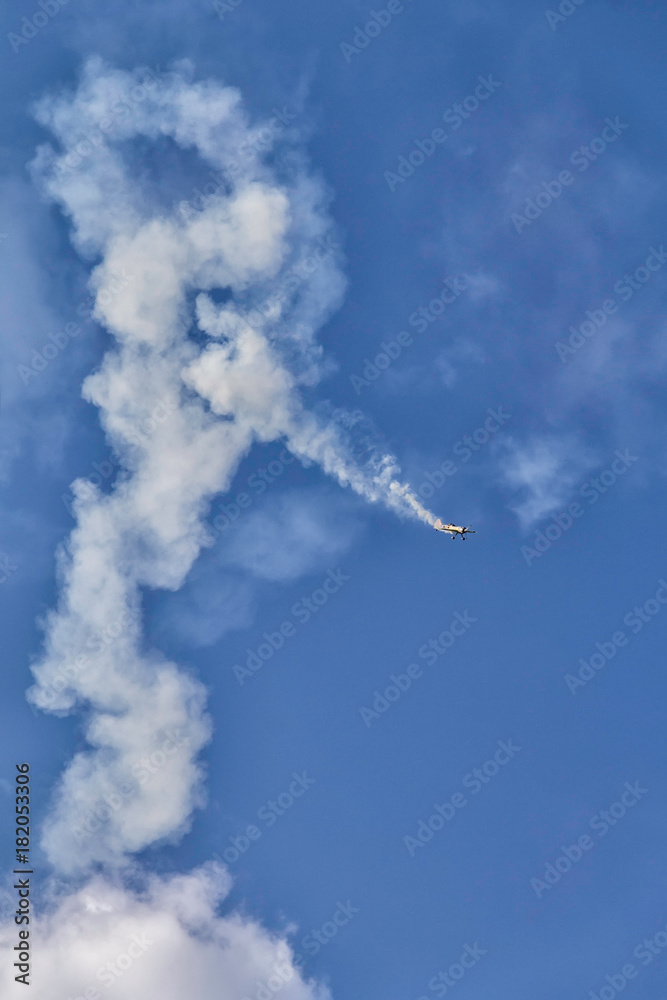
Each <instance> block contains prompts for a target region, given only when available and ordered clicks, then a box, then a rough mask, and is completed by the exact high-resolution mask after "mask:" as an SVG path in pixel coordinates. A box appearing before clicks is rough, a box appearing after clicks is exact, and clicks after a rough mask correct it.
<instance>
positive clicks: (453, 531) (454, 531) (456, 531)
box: [433, 518, 475, 538]
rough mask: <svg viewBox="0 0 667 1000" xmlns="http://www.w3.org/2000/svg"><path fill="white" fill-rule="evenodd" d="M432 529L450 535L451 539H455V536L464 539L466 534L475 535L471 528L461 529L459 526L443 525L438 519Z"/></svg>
mask: <svg viewBox="0 0 667 1000" xmlns="http://www.w3.org/2000/svg"><path fill="white" fill-rule="evenodd" d="M433 527H434V528H435V530H436V531H446V532H448V534H450V535H451V537H452V538H455V537H456V535H461V537H462V538H465V536H466V535H467V534H472V535H474V534H475V532H474V531H472V529H471V528H463V527H462V526H461V525H459V524H443V523H442V521H441V520H440V518H438V520H437V521H436V522H435V524H434V525H433Z"/></svg>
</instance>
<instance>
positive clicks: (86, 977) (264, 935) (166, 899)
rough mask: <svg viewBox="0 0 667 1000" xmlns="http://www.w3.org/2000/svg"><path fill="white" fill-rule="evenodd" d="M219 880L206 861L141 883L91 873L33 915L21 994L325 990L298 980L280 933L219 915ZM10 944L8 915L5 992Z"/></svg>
mask: <svg viewBox="0 0 667 1000" xmlns="http://www.w3.org/2000/svg"><path fill="white" fill-rule="evenodd" d="M229 887H230V878H229V876H228V874H227V873H226V872H225V870H223V869H221V868H220V867H219V866H216V865H214V864H209V865H206V866H204V867H203V868H199V869H196V870H195V871H193V872H191V873H189V874H188V875H176V876H171V877H167V878H156V877H154V878H151V879H149V880H148V881H147V884H146V885H145V886H144V888H143V889H142V890H137V889H136V888H135V889H132V890H130V889H129V888H127V887H125V886H123V885H122V884H121V883H118V882H111V881H108V880H106V879H104V878H101V877H98V878H95V879H93V880H91V881H89V882H87V883H86V884H85V885H83V886H82V887H81V888H79V889H78V890H77V891H75V892H72V893H70V894H68V895H65V896H63V897H61V898H59V899H56V900H55V902H54V906H53V908H52V909H51V911H50V912H49V914H48V915H43V914H40V915H39V917H38V918H37V919H33V923H32V924H31V936H30V949H31V952H32V953H33V955H34V965H33V971H32V974H31V977H30V978H31V984H30V987H29V989H30V996H31V997H32V998H34V1000H54V998H56V997H57V998H62V1000H66V998H68V997H70V998H72V1000H78V998H83V997H85V998H86V1000H89V998H90V1000H127V998H128V997H130V996H133V997H146V998H151V1000H152V998H157V997H159V998H160V1000H183V997H188V998H189V1000H211V998H212V997H215V998H216V1000H255V998H256V996H257V993H258V990H259V988H260V987H261V986H262V985H263V987H264V993H265V995H266V996H274V995H276V996H277V997H278V998H279V1000H327V998H328V996H329V994H328V991H327V990H326V989H324V988H322V987H319V986H317V985H316V984H314V983H313V982H306V981H304V979H303V978H302V976H301V974H300V970H299V969H298V968H296V967H295V965H294V963H293V958H294V955H293V952H292V950H291V948H290V945H289V943H288V942H287V940H286V939H285V938H284V937H283V936H279V935H273V934H269V933H268V932H267V931H266V930H264V929H263V928H262V927H260V926H259V925H258V924H257V923H256V922H255V921H253V920H251V919H249V918H245V917H243V916H241V915H239V914H238V913H232V914H230V915H227V916H220V915H219V909H218V908H219V905H220V903H221V902H222V901H223V900H224V898H225V896H226V895H227V893H228V891H229ZM18 944H19V938H18V928H17V927H16V926H15V924H14V923H13V921H12V922H11V923H10V924H6V925H5V926H4V927H0V956H1V961H0V993H1V994H2V996H3V998H6V1000H17V998H19V997H22V996H23V995H24V991H25V986H24V985H23V984H21V983H16V982H15V981H14V975H16V974H18V972H17V970H15V969H14V968H13V963H14V961H17V953H16V952H15V951H14V950H13V949H14V947H15V946H16V945H18ZM86 990H88V992H86ZM93 990H94V991H96V992H92V991H93Z"/></svg>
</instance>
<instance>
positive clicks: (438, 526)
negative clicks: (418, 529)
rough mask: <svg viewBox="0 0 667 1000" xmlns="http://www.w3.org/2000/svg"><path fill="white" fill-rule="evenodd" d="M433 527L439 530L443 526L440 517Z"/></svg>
mask: <svg viewBox="0 0 667 1000" xmlns="http://www.w3.org/2000/svg"><path fill="white" fill-rule="evenodd" d="M433 527H434V528H435V529H436V530H438V529H439V528H442V521H441V520H440V518H438V519H437V521H436V522H435V524H434V525H433Z"/></svg>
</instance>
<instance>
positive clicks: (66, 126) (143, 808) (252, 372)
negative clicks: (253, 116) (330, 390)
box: [29, 59, 433, 1000]
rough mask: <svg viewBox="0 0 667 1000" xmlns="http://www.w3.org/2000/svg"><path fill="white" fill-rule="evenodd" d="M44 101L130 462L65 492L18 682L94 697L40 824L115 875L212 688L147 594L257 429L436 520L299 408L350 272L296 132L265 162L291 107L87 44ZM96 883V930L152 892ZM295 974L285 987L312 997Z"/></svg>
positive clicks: (409, 511) (73, 865)
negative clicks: (196, 178)
mask: <svg viewBox="0 0 667 1000" xmlns="http://www.w3.org/2000/svg"><path fill="white" fill-rule="evenodd" d="M37 116H38V119H39V120H40V122H41V123H42V124H43V125H44V126H46V127H47V128H48V129H50V130H51V132H52V133H53V135H54V137H55V139H56V141H57V143H58V147H59V148H58V149H54V148H52V147H51V146H44V147H42V148H41V149H40V150H39V153H38V156H37V158H36V160H35V162H34V164H33V170H34V174H35V177H36V179H37V181H38V183H40V184H41V185H42V186H43V188H44V189H45V190H46V192H47V193H48V195H49V196H50V197H51V198H52V199H53V200H55V201H56V202H57V203H59V204H60V206H61V207H62V209H63V211H64V212H65V214H66V215H67V216H68V217H69V219H70V220H71V225H72V239H73V242H74V244H75V246H76V247H77V248H78V250H79V251H80V253H81V254H82V255H84V256H87V257H89V258H91V259H93V260H96V261H99V263H97V264H96V266H95V268H94V270H93V272H92V277H91V288H92V290H93V291H94V293H95V296H96V300H95V302H96V306H95V316H96V318H97V320H98V321H99V323H100V324H101V325H102V326H104V327H105V328H106V329H107V330H108V331H109V333H110V334H111V336H112V337H113V343H112V346H111V347H110V348H109V350H108V352H107V353H106V355H105V357H104V358H103V361H102V363H101V365H100V368H99V370H98V371H97V372H95V373H94V374H93V375H91V376H90V377H88V378H87V379H86V381H85V382H84V386H83V394H84V397H85V398H86V399H87V400H89V401H90V402H91V403H93V404H94V405H95V406H96V407H98V409H99V414H100V420H101V422H102V425H103V428H104V430H105V432H106V434H107V436H108V438H109V440H110V442H111V444H112V445H113V447H114V449H115V451H116V453H117V455H118V458H119V462H120V464H121V466H122V468H123V472H122V474H121V475H120V476H119V478H118V480H117V482H116V483H115V484H114V486H113V488H112V490H111V492H110V493H108V494H103V493H101V492H99V491H96V490H94V489H93V488H91V486H90V484H85V488H84V484H80V486H79V487H78V488H77V487H76V486H75V488H74V489H75V493H77V490H78V493H77V495H78V499H77V500H76V503H75V507H74V512H75V517H76V527H75V529H74V530H73V532H72V534H71V536H70V538H69V540H68V542H67V544H66V545H65V546H63V548H62V551H61V552H60V553H59V582H60V596H59V601H58V606H57V608H56V609H55V610H54V611H53V612H51V613H50V614H49V615H48V617H47V619H46V621H45V634H46V635H45V646H44V652H43V655H42V657H41V659H40V660H39V662H38V663H36V664H35V665H34V667H33V672H34V676H35V679H36V683H35V686H34V687H33V688H32V689H31V691H30V694H29V696H30V698H31V699H32V701H33V703H34V704H35V705H37V706H39V707H40V708H42V709H44V710H46V711H51V712H57V713H68V712H71V711H73V710H76V709H77V708H85V709H86V711H87V713H88V714H87V719H88V721H87V725H86V731H85V736H86V740H87V742H88V744H89V746H90V749H89V750H87V751H85V752H80V753H77V754H76V755H75V757H74V759H73V760H72V761H71V763H70V764H69V766H68V767H67V769H66V770H65V773H64V775H63V777H62V781H61V783H60V786H59V788H58V789H57V790H56V794H55V801H54V805H53V808H52V811H51V814H50V816H49V818H48V820H47V822H46V825H45V830H44V835H43V847H44V849H45V851H46V852H47V855H48V857H49V858H50V860H51V861H52V863H53V864H54V865H55V866H56V868H57V870H58V871H60V872H61V873H69V874H77V873H78V874H82V873H85V872H86V871H88V870H90V869H91V867H93V866H95V865H100V864H101V865H105V866H107V867H108V868H109V867H110V868H112V869H116V870H117V871H118V870H120V869H122V868H123V866H124V865H127V864H128V863H129V858H130V856H131V855H132V854H133V853H135V852H137V851H140V850H142V849H143V848H145V847H147V846H148V845H150V844H151V843H155V842H157V841H160V840H164V839H167V840H169V839H171V840H175V839H177V838H178V837H180V836H181V835H182V834H183V833H184V832H185V831H186V830H187V829H188V827H189V824H190V822H191V817H192V813H193V809H194V808H195V807H196V806H197V805H198V804H200V803H201V802H202V800H203V788H202V772H201V769H200V767H199V765H198V763H197V756H198V754H199V751H200V750H201V748H202V747H203V746H204V744H205V743H206V742H207V740H208V739H209V736H210V725H209V721H208V719H207V716H206V713H205V704H204V702H205V692H204V689H203V687H202V685H201V684H200V683H199V682H198V681H197V680H196V679H195V678H193V677H192V676H190V675H189V674H188V673H186V672H184V671H183V670H181V669H179V668H178V667H177V666H176V665H175V664H174V663H171V662H169V661H168V660H167V659H166V658H164V657H163V656H161V655H160V654H159V653H157V652H154V651H152V652H151V651H147V650H146V648H145V645H144V643H143V641H142V626H141V603H140V599H141V588H142V587H150V588H167V589H171V590H176V589H178V588H179V587H180V586H181V584H182V583H183V581H184V579H185V577H186V575H187V573H188V571H189V570H190V568H191V566H192V564H193V562H194V560H195V559H196V558H197V555H198V553H199V551H200V548H201V546H202V544H203V543H204V540H205V532H204V527H203V521H204V518H205V516H206V513H207V510H208V506H209V503H210V501H211V499H212V498H213V497H214V496H215V495H216V494H219V493H221V492H224V491H225V490H227V489H228V488H229V486H230V483H231V481H232V479H233V477H234V474H235V472H236V470H237V468H238V465H239V462H240V461H241V459H242V458H243V456H244V455H246V454H247V452H248V451H249V450H250V448H251V447H252V445H253V443H255V442H271V441H278V440H280V441H282V442H283V443H284V444H285V445H286V446H287V447H288V448H289V449H290V450H291V451H292V452H293V453H294V454H295V455H296V456H297V457H298V458H299V459H301V460H302V461H303V462H304V463H305V464H308V463H311V462H315V463H317V464H319V465H320V466H321V467H322V469H323V470H324V471H325V472H326V473H328V474H329V475H331V476H332V477H334V478H335V479H336V480H337V481H338V482H339V483H341V484H342V485H346V486H347V485H349V486H350V487H351V488H352V489H353V490H355V491H356V492H357V493H358V494H359V495H361V496H362V497H364V498H366V499H367V500H370V501H376V502H381V503H384V504H386V505H387V506H388V507H390V508H392V509H394V510H395V511H396V512H397V513H399V514H404V515H409V516H414V517H417V518H420V519H421V520H422V521H424V522H426V523H433V516H432V515H431V514H430V513H429V512H428V511H426V510H425V509H424V508H423V507H422V505H421V504H420V502H419V500H418V499H417V498H416V497H415V495H414V494H413V493H412V492H411V490H410V489H409V488H408V487H407V486H406V485H404V484H402V483H401V482H400V481H399V480H398V478H397V476H398V472H399V470H398V468H397V465H396V462H395V460H394V459H393V458H392V457H391V456H387V455H384V454H382V452H381V451H379V450H378V449H374V450H373V449H372V450H371V452H370V453H368V454H367V455H366V457H365V459H364V460H363V461H362V462H359V461H358V460H355V458H354V457H353V448H352V446H351V442H352V441H353V437H354V426H353V424H354V421H353V420H351V419H348V418H346V417H345V415H339V417H338V418H336V419H334V418H332V417H326V416H324V415H323V413H324V411H322V412H319V411H318V413H314V412H310V411H308V410H306V409H305V408H304V406H303V403H302V399H301V392H300V390H301V387H303V386H312V385H314V384H315V383H316V382H317V380H318V378H319V376H320V374H321V372H322V371H323V370H324V363H323V361H322V357H321V350H320V348H319V347H318V345H317V343H316V340H315V333H316V330H317V329H318V327H320V326H321V325H322V323H323V322H324V321H325V320H326V319H327V317H328V316H329V315H330V314H331V312H332V311H333V310H334V309H335V308H336V307H337V305H338V304H339V302H340V300H341V296H342V293H343V290H344V281H343V279H342V277H341V274H340V271H339V266H338V263H337V255H336V247H337V244H336V241H335V239H333V235H332V232H331V224H330V221H329V220H328V217H327V214H326V197H325V192H324V191H323V189H322V187H321V185H320V184H318V183H316V182H315V181H314V180H313V179H312V178H311V177H310V176H309V175H308V173H307V171H306V169H305V166H304V164H303V161H302V158H301V156H300V155H299V154H298V151H297V150H296V149H295V148H292V147H289V148H288V150H287V152H285V153H284V155H277V156H275V157H274V160H273V165H272V166H271V167H269V166H267V164H266V153H267V151H268V149H269V147H270V143H271V139H270V137H271V135H272V134H273V135H277V134H280V133H281V132H282V134H283V136H284V135H285V125H284V123H281V122H280V121H279V120H278V124H276V119H275V118H274V119H273V120H272V121H269V122H268V123H261V124H260V125H259V126H258V127H253V126H251V125H250V124H249V122H248V120H247V117H246V115H245V114H244V112H243V110H242V108H241V103H240V96H239V94H238V92H237V91H235V90H234V89H232V88H224V87H222V86H219V85H218V84H216V83H214V82H211V81H208V82H204V83H202V82H195V81H194V80H193V72H192V67H190V66H189V65H188V64H187V63H182V64H179V66H178V67H177V70H176V71H174V72H172V73H170V74H165V75H161V76H160V77H159V78H157V77H155V76H154V75H150V74H149V75H147V74H146V73H145V72H136V73H134V74H130V73H125V72H119V71H115V70H112V69H109V68H108V67H105V66H104V65H103V64H102V63H101V62H100V61H99V60H96V59H94V60H91V61H90V62H89V63H88V64H87V66H86V67H85V70H84V73H83V77H82V80H81V83H80V86H79V88H78V90H77V91H76V92H75V93H74V94H69V93H65V94H61V95H59V96H56V97H49V98H47V99H45V100H43V101H42V102H41V103H40V104H39V106H38V109H37ZM267 136H268V138H267ZM82 137H83V138H82ZM194 160H196V161H197V162H198V163H199V165H200V167H201V172H202V176H203V177H204V178H205V179H204V181H202V182H201V183H200V185H199V187H198V188H197V189H196V190H195V191H193V190H192V189H187V188H186V189H184V181H183V177H184V176H189V175H191V172H192V165H193V161H194ZM207 171H209V172H210V176H212V177H214V183H213V184H211V183H210V182H207V179H206V172H207ZM205 185H207V186H205ZM202 187H203V188H204V191H203V192H202V191H201V190H200V188H202ZM146 761H152V762H153V766H152V767H151V768H150V769H148V768H147V767H146ZM156 761H158V762H159V766H158V765H156V764H155V762H156ZM146 775H148V777H146ZM118 803H122V807H121V806H119V805H118ZM191 878H192V879H195V882H196V877H195V876H194V875H193V876H191ZM196 884H197V885H199V883H198V882H197V883H196ZM102 885H103V883H93V884H92V887H91V888H89V889H88V890H86V892H87V893H88V895H86V892H84V893H83V894H81V895H79V896H77V897H76V898H74V899H71V900H69V901H66V902H65V903H64V904H63V906H64V907H65V908H67V907H69V908H70V910H71V911H72V913H73V914H77V913H83V911H84V910H85V909H86V907H88V909H89V911H90V912H91V913H93V914H95V917H94V919H92V920H91V923H90V934H91V935H92V936H93V937H94V936H95V935H96V934H99V936H100V939H101V938H102V936H103V934H104V933H106V931H105V930H104V926H105V921H107V922H108V921H111V922H113V920H114V919H115V918H114V917H113V916H112V914H114V913H116V912H117V911H118V912H119V913H124V912H125V910H126V909H127V908H128V907H129V908H134V910H135V911H137V912H138V910H139V909H140V908H141V906H145V905H148V904H145V903H140V902H138V901H137V900H136V898H135V897H131V898H130V897H128V896H127V894H126V895H123V894H122V893H123V892H124V890H120V889H117V890H113V891H112V890H111V889H108V891H107V890H106V889H104V890H102V889H101V888H100V886H102ZM169 891H170V890H169ZM202 891H203V890H202ZM105 892H106V893H107V895H106V896H105ZM114 892H117V893H121V895H114ZM160 892H163V893H167V892H168V889H167V888H165V887H164V886H163V887H162V889H160V890H159V891H158V889H155V893H156V894H155V895H154V897H152V899H153V903H152V904H151V905H157V904H156V903H155V900H157V899H159V896H160ZM87 899H88V900H93V902H90V903H87V902H86V900H87ZM67 919H68V920H70V917H68V918H67ZM72 919H73V920H74V923H76V919H74V918H72ZM118 919H120V917H119V918H118ZM123 919H125V918H123ZM208 919H209V921H210V919H212V918H208ZM186 925H187V921H185V924H184V925H183V926H186ZM174 926H175V925H174ZM239 927H240V929H239V935H241V937H242V936H243V933H244V932H243V928H242V927H241V925H239ZM166 932H167V929H166V928H165V933H166ZM45 933H50V932H49V931H46V932H45ZM249 933H250V932H249ZM252 933H253V934H257V935H259V936H260V937H261V932H259V931H257V930H256V929H252ZM53 935H54V936H53V940H54V941H56V940H57V936H55V931H54V932H53ZM222 937H224V935H222ZM222 937H221V939H222ZM269 944H270V947H269V946H268V945H267V948H268V950H269V952H271V951H272V949H273V951H275V949H276V947H277V946H274V944H273V943H271V942H269ZM63 947H65V946H64V945H63ZM193 947H194V946H193ZM198 947H203V945H198ZM230 947H231V946H230ZM66 953H67V949H66V947H65V951H64V952H63V954H66ZM156 954H157V952H156ZM54 961H55V959H54ZM82 961H83V959H82ZM221 961H222V959H221ZM148 964H149V963H147V964H146V966H145V967H146V968H148ZM295 982H296V980H295ZM67 988H68V989H69V987H67ZM291 989H292V988H291ZM299 989H300V990H305V992H299V991H298V990H297V988H296V987H293V990H294V992H290V993H289V994H286V1000H287V995H289V997H290V1000H291V998H292V996H294V997H295V998H296V997H302V996H304V997H305V996H308V997H312V993H311V992H310V990H309V988H306V987H301V986H300V987H299ZM145 992H146V995H160V996H165V997H166V996H171V995H172V994H171V993H169V991H168V989H167V990H166V992H165V991H159V992H156V991H155V990H154V989H150V990H147V991H145ZM187 992H188V995H189V996H192V997H193V998H194V1000H198V998H199V997H200V996H201V997H202V998H204V997H207V998H208V996H209V994H208V993H207V992H205V991H204V990H203V989H202V990H201V991H200V992H197V989H196V988H195V989H193V988H192V987H191V986H188V990H187ZM139 993H141V990H139ZM107 995H108V996H110V997H111V996H112V995H115V994H112V993H109V994H107ZM118 995H120V994H118ZM123 995H127V994H123ZM173 995H174V996H176V995H179V996H182V995H183V994H182V992H181V993H178V991H176V992H174V993H173ZM216 995H220V996H226V995H227V992H223V993H219V994H216ZM229 995H230V996H239V995H242V994H239V993H238V992H236V993H233V992H231V991H230V992H229Z"/></svg>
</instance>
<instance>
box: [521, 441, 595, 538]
mask: <svg viewBox="0 0 667 1000" xmlns="http://www.w3.org/2000/svg"><path fill="white" fill-rule="evenodd" d="M502 444H503V447H504V449H505V457H504V458H501V462H502V466H503V468H502V479H503V481H504V483H505V485H506V486H508V487H509V488H510V489H512V490H513V491H516V492H517V494H518V495H517V496H516V498H515V499H514V500H513V502H512V503H510V509H511V510H512V511H514V513H515V514H516V516H517V517H518V519H519V523H520V525H521V528H522V529H523V530H524V531H525V530H528V529H529V528H530V527H532V525H533V524H535V523H536V522H537V521H539V520H541V519H542V518H544V517H546V516H547V515H548V514H550V513H552V511H555V510H557V509H559V508H560V507H563V506H565V505H566V504H567V502H568V501H569V499H570V497H571V493H572V488H573V487H574V485H575V484H576V483H577V482H578V481H579V479H580V478H581V477H582V475H583V473H584V472H585V470H586V469H588V468H590V467H591V466H592V465H593V458H592V456H591V454H589V452H588V451H586V450H585V449H584V448H583V447H582V445H581V444H580V443H579V442H578V441H577V440H576V439H575V438H573V437H560V438H559V437H556V436H555V435H554V436H552V437H539V438H538V437H533V438H532V439H531V440H529V441H528V442H526V443H521V444H520V443H518V442H517V441H516V440H515V439H514V438H505V439H504V441H503V442H502Z"/></svg>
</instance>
